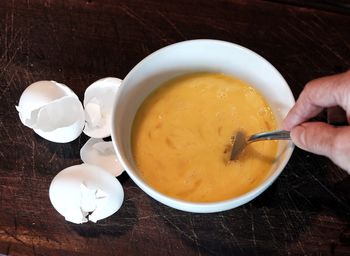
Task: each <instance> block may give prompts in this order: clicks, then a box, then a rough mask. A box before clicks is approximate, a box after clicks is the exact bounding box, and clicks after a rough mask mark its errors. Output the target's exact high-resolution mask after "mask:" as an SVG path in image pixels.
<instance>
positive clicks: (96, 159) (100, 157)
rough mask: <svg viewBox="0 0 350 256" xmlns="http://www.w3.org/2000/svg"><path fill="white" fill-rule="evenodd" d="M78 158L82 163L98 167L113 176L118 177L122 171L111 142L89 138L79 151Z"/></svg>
mask: <svg viewBox="0 0 350 256" xmlns="http://www.w3.org/2000/svg"><path fill="white" fill-rule="evenodd" d="M80 158H81V160H82V161H83V162H84V163H86V164H92V165H96V166H99V167H101V168H102V169H105V170H107V171H109V172H110V173H111V174H113V175H114V176H119V175H120V174H121V173H122V172H123V170H124V168H123V167H122V165H121V164H120V162H119V161H118V159H117V155H116V153H115V150H114V147H113V143H112V142H111V141H104V140H103V139H95V138H90V139H89V140H88V141H87V142H86V143H85V145H84V146H83V147H82V148H81V149H80Z"/></svg>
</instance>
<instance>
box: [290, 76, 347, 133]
mask: <svg viewBox="0 0 350 256" xmlns="http://www.w3.org/2000/svg"><path fill="white" fill-rule="evenodd" d="M333 106H341V107H342V108H343V109H344V110H345V111H346V112H347V113H348V115H349V113H350V71H348V72H345V73H342V74H339V75H333V76H328V77H323V78H319V79H316V80H313V81H311V82H309V83H308V84H306V86H305V88H304V90H303V91H302V93H301V94H300V96H299V98H298V100H297V102H296V104H295V105H294V107H293V108H292V109H291V110H290V111H289V113H288V115H287V117H286V118H285V120H284V122H283V126H284V129H286V130H290V129H292V128H293V127H294V126H296V125H298V124H300V123H302V122H305V121H307V120H308V119H310V118H312V117H314V116H316V115H317V114H318V113H320V112H321V111H322V109H323V108H327V107H333Z"/></svg>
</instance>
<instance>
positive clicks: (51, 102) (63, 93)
mask: <svg viewBox="0 0 350 256" xmlns="http://www.w3.org/2000/svg"><path fill="white" fill-rule="evenodd" d="M16 109H17V111H18V113H19V117H20V120H21V122H22V123H23V124H24V125H25V126H28V127H29V128H31V129H33V130H34V132H35V133H37V134H38V135H39V136H41V137H43V138H45V139H47V140H49V141H53V142H58V143H66V142H70V141H73V140H75V139H76V138H77V137H78V136H79V135H80V134H81V132H82V130H83V128H84V125H85V114H84V109H83V106H82V104H81V102H80V101H79V98H78V96H77V95H76V94H75V93H74V92H73V91H72V90H71V89H70V88H69V87H68V86H66V85H64V84H60V83H57V82H55V81H38V82H35V83H33V84H31V85H29V86H28V87H27V88H26V89H25V90H24V92H23V93H22V95H21V97H20V100H19V103H18V106H16Z"/></svg>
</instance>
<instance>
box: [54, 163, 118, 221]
mask: <svg viewBox="0 0 350 256" xmlns="http://www.w3.org/2000/svg"><path fill="white" fill-rule="evenodd" d="M49 196H50V200H51V203H52V205H53V207H54V208H55V209H56V210H57V211H58V212H59V213H60V214H61V215H63V216H64V217H65V219H66V220H67V221H70V222H73V223H77V224H81V223H84V222H87V221H89V220H90V221H92V222H96V221H98V220H101V219H104V218H106V217H109V216H111V215H112V214H114V213H115V212H116V211H118V210H119V208H120V207H121V205H122V203H123V200H124V191H123V188H122V186H121V184H120V183H119V181H118V180H117V179H116V178H115V177H114V176H113V175H112V174H111V173H109V172H108V171H106V170H104V169H102V168H100V167H98V166H94V165H89V164H81V165H74V166H71V167H68V168H66V169H64V170H62V171H61V172H59V173H58V174H57V175H56V176H55V178H54V179H53V180H52V182H51V185H50V190H49Z"/></svg>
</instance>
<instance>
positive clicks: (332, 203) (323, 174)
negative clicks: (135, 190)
mask: <svg viewBox="0 0 350 256" xmlns="http://www.w3.org/2000/svg"><path fill="white" fill-rule="evenodd" d="M342 172H343V171H341V170H339V168H337V167H336V166H334V164H332V163H331V162H330V161H329V160H328V159H326V158H322V157H319V156H314V155H310V154H305V152H303V151H301V150H296V154H294V158H293V159H292V160H291V162H290V164H289V165H288V166H287V167H286V169H285V170H284V172H283V173H282V175H281V176H280V177H279V178H278V179H277V181H276V182H275V183H274V184H273V185H272V186H271V187H270V188H268V189H267V190H266V191H265V192H264V193H263V194H262V195H260V196H259V197H258V198H256V199H255V200H253V201H252V202H250V203H248V204H245V205H243V206H241V207H238V208H235V209H232V210H229V211H226V212H221V213H213V214H193V213H187V212H182V211H178V210H175V209H172V208H169V207H166V206H163V205H161V204H159V203H156V202H154V203H153V207H154V208H155V210H154V211H156V212H161V213H162V214H161V217H162V219H163V221H164V223H165V224H166V225H167V226H168V227H169V232H175V233H176V234H177V237H178V238H179V239H181V240H183V241H186V244H187V245H188V246H189V247H190V248H192V249H191V250H193V252H196V251H199V252H200V254H204V255H254V254H259V255H285V254H286V253H289V252H291V251H290V250H292V252H293V253H302V250H305V252H304V253H308V252H316V251H315V249H316V247H315V245H316V244H318V243H319V241H318V240H317V239H319V238H320V236H321V237H323V238H325V239H328V238H329V240H327V241H331V242H329V243H327V242H325V243H323V246H322V247H320V248H318V249H317V250H319V251H321V252H327V253H331V254H334V252H337V246H338V245H339V246H344V245H347V244H349V236H350V232H349V225H348V223H349V212H350V211H349V202H350V201H349V197H350V193H349V192H350V178H349V177H346V174H342ZM335 173H336V174H337V175H335V177H338V178H339V175H344V177H346V178H345V179H342V181H341V182H334V177H333V176H332V175H334V174H335ZM323 219H326V220H327V221H326V222H325V223H322V220H323ZM332 220H333V223H332V222H331V221H332ZM334 225H336V226H334ZM325 226H326V227H325ZM324 229H326V230H327V229H330V230H331V231H330V232H329V233H326V234H324V231H323V230H324ZM309 232H310V234H309ZM320 234H321V235H320ZM307 237H310V239H314V241H311V240H309V241H307V240H305V238H307ZM316 240H317V241H316Z"/></svg>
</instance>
